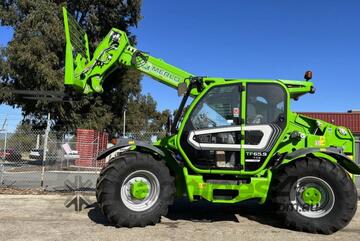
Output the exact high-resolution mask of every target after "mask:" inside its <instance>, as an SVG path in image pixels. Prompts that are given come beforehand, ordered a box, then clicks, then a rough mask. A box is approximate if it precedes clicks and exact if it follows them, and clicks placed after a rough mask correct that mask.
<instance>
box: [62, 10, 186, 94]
mask: <svg viewBox="0 0 360 241" xmlns="http://www.w3.org/2000/svg"><path fill="white" fill-rule="evenodd" d="M63 14H64V24H65V33H66V55H65V56H66V62H65V84H66V85H70V86H73V87H75V88H76V89H77V90H79V91H82V92H83V93H84V94H89V93H93V92H97V93H101V92H103V88H102V85H103V82H104V80H105V79H106V77H107V76H108V75H109V74H110V73H111V72H112V71H114V70H115V69H116V68H118V67H119V66H130V67H133V68H136V69H137V70H139V71H141V72H142V73H144V74H146V75H149V76H150V77H152V78H154V79H155V80H158V81H159V82H161V83H163V84H166V85H168V86H170V87H172V88H177V87H178V86H179V84H181V83H184V82H186V83H189V78H190V77H192V76H193V75H192V74H190V73H188V72H186V71H184V70H182V69H179V68H177V67H175V66H173V65H170V64H168V63H166V62H164V61H163V60H161V59H158V58H155V57H153V56H150V55H148V54H146V53H143V52H141V51H139V50H137V49H136V48H134V47H133V46H131V45H130V42H129V39H128V37H127V36H126V33H125V32H123V31H121V30H118V29H116V28H113V29H111V31H110V32H109V33H108V34H107V36H106V37H105V38H104V40H102V42H101V43H100V44H99V45H98V47H97V48H96V50H95V52H94V54H93V57H92V58H91V59H90V54H89V47H88V42H87V36H86V33H85V32H84V31H83V30H81V27H80V26H79V25H78V24H77V22H76V20H75V19H73V17H72V16H71V15H68V14H67V10H66V9H65V8H63Z"/></svg>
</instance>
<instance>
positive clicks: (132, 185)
mask: <svg viewBox="0 0 360 241" xmlns="http://www.w3.org/2000/svg"><path fill="white" fill-rule="evenodd" d="M159 194H160V183H159V180H158V179H157V177H156V176H155V175H154V174H153V173H151V172H149V171H146V170H138V171H135V172H132V173H131V174H130V175H128V176H127V177H126V178H125V180H124V182H123V183H122V185H121V190H120V196H121V200H122V202H123V203H124V205H125V206H126V207H127V208H129V209H130V210H133V211H136V212H141V211H145V210H147V209H150V208H151V207H152V206H154V204H155V203H156V201H157V200H158V198H159Z"/></svg>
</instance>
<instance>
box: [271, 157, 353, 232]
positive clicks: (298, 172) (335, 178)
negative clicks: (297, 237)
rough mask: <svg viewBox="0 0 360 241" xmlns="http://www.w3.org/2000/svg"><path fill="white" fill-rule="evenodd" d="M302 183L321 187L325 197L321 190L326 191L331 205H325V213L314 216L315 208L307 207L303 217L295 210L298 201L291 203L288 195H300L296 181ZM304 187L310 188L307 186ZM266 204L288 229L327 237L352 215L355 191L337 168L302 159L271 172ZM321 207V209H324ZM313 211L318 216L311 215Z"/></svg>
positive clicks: (322, 162)
mask: <svg viewBox="0 0 360 241" xmlns="http://www.w3.org/2000/svg"><path fill="white" fill-rule="evenodd" d="M304 179H305V180H315V181H318V182H319V183H320V184H321V183H324V186H327V187H326V188H324V190H322V191H324V192H325V194H326V190H325V189H328V190H330V191H329V194H328V197H331V196H332V197H334V200H333V201H331V203H332V205H328V204H326V203H325V204H326V205H327V207H328V210H327V211H326V210H325V211H326V212H325V211H324V212H323V214H322V213H321V212H322V210H321V209H320V212H318V210H316V207H315V208H313V207H311V206H309V208H310V209H308V210H306V212H307V213H306V215H305V212H304V210H305V209H303V210H301V208H299V207H298V206H296V205H298V202H297V200H298V199H296V201H294V199H293V198H292V194H291V193H294V191H291V190H292V189H294V187H297V189H296V190H298V191H299V190H300V191H301V189H300V187H299V180H304ZM294 185H295V186H294ZM308 185H311V182H310V184H308ZM328 187H330V189H329V188H328ZM304 195H306V193H305V194H304ZM320 196H321V195H320ZM323 196H326V195H323ZM329 200H330V199H329ZM329 200H328V202H330V201H329ZM270 202H271V203H272V204H273V207H274V208H275V211H276V212H277V214H278V215H279V216H280V218H282V220H283V222H284V224H285V226H287V227H288V228H291V229H294V230H298V231H304V232H310V233H322V234H331V233H334V232H336V231H338V230H340V229H342V228H344V227H345V226H346V225H347V224H348V223H349V222H350V221H351V219H352V218H353V216H354V215H355V212H356V208H357V191H356V187H355V185H354V182H353V181H352V180H351V178H350V176H349V174H348V173H346V171H345V170H344V169H343V168H342V167H341V166H339V165H337V164H334V163H331V162H329V161H326V160H323V159H318V158H302V159H298V160H296V161H294V162H292V163H290V164H287V165H285V166H283V167H282V168H279V169H278V170H276V171H275V172H274V175H273V180H272V183H271V192H270ZM294 203H295V204H296V205H294ZM325 204H324V207H326V206H325ZM318 205H319V206H320V204H318ZM311 208H313V209H311ZM313 211H317V212H318V213H315V214H314V213H311V212H313ZM319 213H320V214H319Z"/></svg>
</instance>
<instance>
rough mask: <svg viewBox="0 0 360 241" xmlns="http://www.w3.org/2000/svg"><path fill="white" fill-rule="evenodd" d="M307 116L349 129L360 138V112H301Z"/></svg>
mask: <svg viewBox="0 0 360 241" xmlns="http://www.w3.org/2000/svg"><path fill="white" fill-rule="evenodd" d="M299 114H303V115H305V116H308V117H311V118H316V119H320V120H324V121H326V122H329V123H333V124H334V125H338V126H345V127H347V128H349V129H350V130H351V131H352V133H353V134H354V135H356V136H360V111H348V112H301V113H300V112H299Z"/></svg>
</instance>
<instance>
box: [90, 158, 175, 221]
mask: <svg viewBox="0 0 360 241" xmlns="http://www.w3.org/2000/svg"><path fill="white" fill-rule="evenodd" d="M139 170H141V171H143V172H145V173H151V175H152V176H153V177H154V178H155V179H156V180H157V181H156V182H157V183H158V184H159V186H160V190H159V192H158V198H157V199H156V201H154V203H153V204H152V205H151V206H150V205H149V206H150V208H148V209H146V210H140V211H139V210H134V209H131V208H129V204H128V201H127V200H126V198H124V196H123V195H121V192H122V188H123V185H124V182H126V180H127V177H129V175H132V173H137V172H138V171H139ZM174 196H175V185H174V178H173V177H172V176H171V175H170V172H169V169H168V168H167V166H166V165H165V162H164V161H163V160H156V159H154V158H153V156H152V155H150V154H146V153H139V152H135V151H129V152H126V153H124V154H122V155H120V156H118V157H116V158H114V159H112V160H111V161H110V163H109V164H108V165H107V166H106V167H104V169H103V170H102V171H101V172H100V176H99V178H98V181H97V185H96V197H97V200H98V204H99V206H100V208H101V210H102V212H103V214H104V215H105V216H106V218H107V219H108V221H109V222H110V223H111V224H113V225H115V226H116V227H144V226H146V225H154V224H156V223H158V222H159V221H160V218H161V216H164V215H166V214H167V212H168V206H169V205H171V204H172V203H173V201H174ZM135 207H136V206H135Z"/></svg>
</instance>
